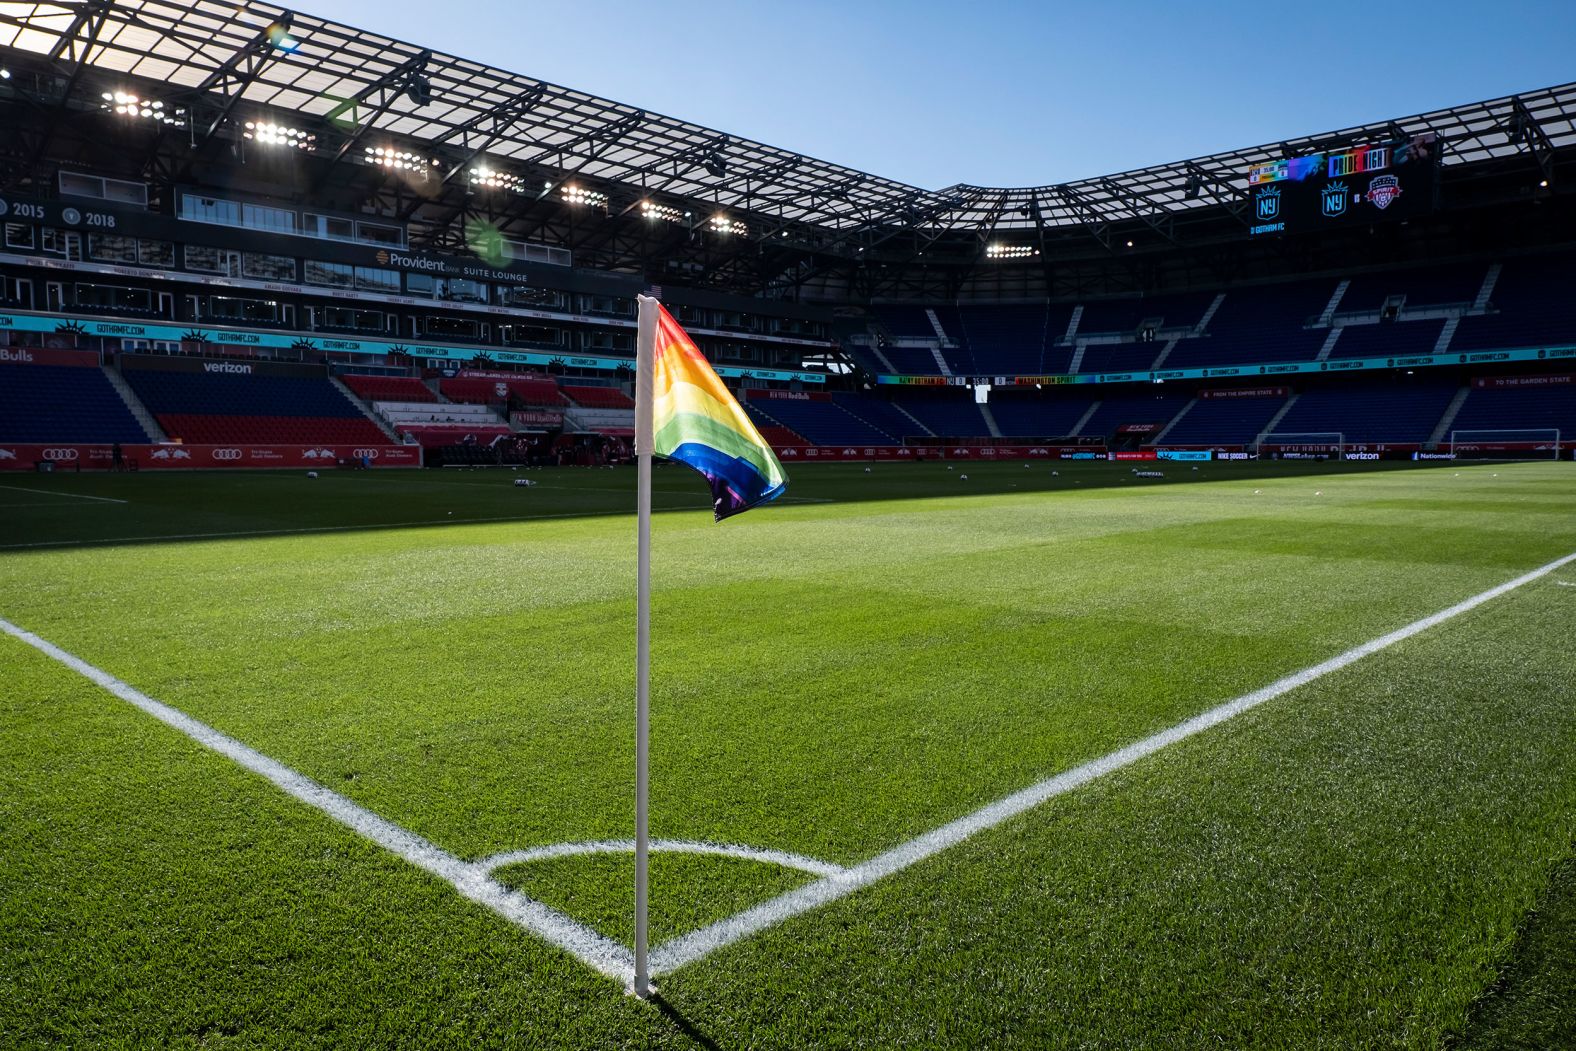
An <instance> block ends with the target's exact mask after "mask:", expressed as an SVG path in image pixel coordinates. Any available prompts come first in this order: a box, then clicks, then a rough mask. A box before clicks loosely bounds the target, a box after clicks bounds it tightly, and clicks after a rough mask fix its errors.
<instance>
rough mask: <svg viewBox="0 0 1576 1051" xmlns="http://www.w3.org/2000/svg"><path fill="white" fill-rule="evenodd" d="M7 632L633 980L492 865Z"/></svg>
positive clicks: (599, 944) (606, 947)
mask: <svg viewBox="0 0 1576 1051" xmlns="http://www.w3.org/2000/svg"><path fill="white" fill-rule="evenodd" d="M0 632H4V633H5V634H7V635H10V636H11V637H12V638H15V639H17V640H19V641H21V642H23V643H26V644H27V645H29V646H31V647H33V648H34V649H35V650H37V651H39V652H40V653H42V654H44V655H45V656H46V657H50V658H52V659H53V660H55V661H58V662H59V663H61V664H64V665H65V666H66V667H68V668H70V669H71V670H72V671H74V672H76V673H77V674H79V675H81V676H82V677H83V678H85V679H88V680H90V681H91V682H93V683H95V684H96V685H98V686H100V687H102V688H103V689H105V690H107V691H108V692H110V693H112V694H114V695H115V696H116V697H119V698H120V699H121V700H123V701H125V702H126V703H127V704H130V705H131V706H132V707H134V708H138V709H140V710H141V711H143V712H144V713H146V714H148V715H151V716H152V717H153V718H155V719H157V720H159V721H160V722H162V723H164V724H165V725H166V726H169V727H170V728H172V729H174V730H178V731H180V732H181V733H183V734H185V735H186V736H187V737H189V738H191V739H192V740H193V741H196V742H197V743H198V744H200V745H202V746H203V747H204V748H207V749H209V750H210V751H214V752H217V753H219V754H220V755H222V756H224V757H225V758H226V759H229V760H231V761H232V762H234V763H236V764H237V765H239V766H242V767H245V768H246V769H247V770H250V771H251V772H252V773H254V774H257V775H258V776H260V777H262V778H263V779H265V780H267V781H270V782H272V783H273V784H274V785H275V786H276V787H277V788H279V789H281V790H283V791H284V792H285V793H287V794H288V795H290V796H293V797H294V798H296V799H298V800H300V801H301V802H303V803H305V804H306V805H307V806H310V807H312V808H314V809H316V810H318V811H321V812H322V813H324V814H326V815H327V816H329V817H331V818H333V819H334V820H335V821H338V822H339V823H340V824H342V825H344V826H345V827H346V828H348V829H350V830H351V831H352V832H355V833H356V834H357V835H359V836H361V837H362V838H364V839H367V840H370V841H371V842H373V843H375V844H377V845H378V846H380V847H382V848H383V849H385V850H387V851H389V852H390V853H392V854H395V855H397V856H398V857H401V858H403V859H404V860H406V861H408V862H410V863H411V864H412V865H414V866H416V867H417V868H419V869H423V870H425V871H427V872H430V873H431V874H433V875H434V876H437V877H439V878H440V879H442V880H445V881H446V882H448V883H449V884H450V885H451V886H453V887H454V889H455V890H457V891H459V892H460V894H461V895H463V896H464V897H466V898H468V899H470V900H471V901H474V902H476V903H477V904H479V905H483V906H486V907H487V908H489V909H491V910H492V911H493V912H495V913H497V914H498V915H500V916H502V917H503V918H504V919H506V920H509V921H510V922H511V923H514V924H516V925H517V926H519V927H522V928H524V929H525V930H527V931H529V932H530V933H532V934H534V935H536V936H537V937H539V938H541V939H542V940H543V941H545V942H547V943H549V944H551V945H555V946H557V947H558V948H560V949H562V950H564V951H565V952H567V953H569V954H570V955H571V956H573V957H575V958H576V959H578V960H579V961H580V962H581V963H583V964H585V965H586V966H587V967H589V968H591V969H592V970H594V971H597V972H598V973H600V974H604V975H607V976H608V977H610V978H617V979H619V980H620V981H625V982H627V981H629V979H630V976H631V975H632V974H633V972H634V954H633V953H631V952H630V951H629V950H628V949H626V948H625V947H624V946H622V945H620V944H618V943H617V942H615V941H613V940H612V939H610V938H606V937H604V936H603V935H600V934H598V933H597V932H595V931H593V930H591V929H590V928H589V927H586V926H583V925H581V924H579V923H577V922H575V921H574V920H572V919H570V918H569V917H568V916H566V915H564V914H563V913H561V912H559V911H558V910H557V909H554V908H551V907H550V906H547V905H544V904H542V903H541V902H539V901H536V900H534V899H532V898H528V897H526V896H525V895H524V894H521V893H519V892H518V891H514V890H510V889H509V888H508V887H505V886H503V885H502V884H501V883H498V882H497V881H495V880H493V879H492V878H491V875H490V873H489V870H488V869H487V868H485V867H484V866H481V865H476V864H473V863H471V862H467V861H462V860H460V859H459V858H457V857H455V856H454V855H453V854H450V853H448V852H447V851H445V850H442V849H440V848H438V847H436V846H434V845H433V844H431V843H429V842H427V841H426V840H425V839H423V838H421V837H420V836H418V835H416V834H415V833H414V832H410V831H408V830H406V829H404V828H401V827H400V826H399V825H396V824H394V823H393V822H392V821H389V820H387V819H385V818H381V817H379V816H378V815H376V814H374V813H373V812H372V811H370V810H368V809H366V808H365V807H362V806H359V805H357V804H356V803H353V802H351V801H350V800H348V799H346V798H345V797H344V796H342V795H340V794H339V793H337V792H333V791H331V790H329V789H327V788H324V787H323V786H322V785H320V784H318V783H317V782H316V781H313V780H312V779H311V778H309V777H307V776H306V775H305V774H302V773H299V772H297V771H295V770H292V769H291V768H290V767H288V766H285V765H284V764H283V763H281V762H279V761H278V760H276V759H271V758H269V757H268V756H266V755H264V754H262V753H261V752H259V751H257V750H256V749H254V748H250V747H248V746H247V745H244V744H242V743H241V742H240V741H237V740H236V739H235V738H233V737H230V736H228V735H227V734H223V733H221V732H219V731H218V730H215V729H214V728H213V727H211V726H209V725H208V724H207V723H204V722H200V721H198V720H196V719H194V718H192V717H191V716H189V715H187V714H186V713H185V712H183V711H181V710H180V709H178V708H173V707H171V706H170V705H167V704H165V703H163V702H162V701H156V700H154V699H153V698H152V697H149V696H148V695H147V694H145V693H143V692H142V691H141V690H138V689H137V688H136V687H134V686H131V685H129V684H128V683H125V682H122V681H121V680H120V679H117V678H115V676H113V675H111V674H109V673H108V672H106V671H103V670H102V669H100V668H97V667H94V666H93V665H91V664H89V663H88V662H87V661H85V660H83V659H82V658H80V657H78V656H76V655H75V654H72V653H68V652H66V651H65V650H63V649H61V648H60V647H59V646H56V645H55V644H54V643H52V642H50V641H49V640H47V639H44V638H41V637H40V636H38V635H35V634H33V633H32V632H30V631H27V630H26V629H24V628H20V627H18V626H17V625H15V624H12V623H11V622H10V621H8V620H5V619H3V618H0Z"/></svg>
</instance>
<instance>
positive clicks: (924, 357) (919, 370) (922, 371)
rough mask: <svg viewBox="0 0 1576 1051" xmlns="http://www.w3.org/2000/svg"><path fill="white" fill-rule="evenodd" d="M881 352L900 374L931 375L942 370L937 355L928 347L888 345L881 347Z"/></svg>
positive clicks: (897, 373)
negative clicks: (937, 364) (937, 361)
mask: <svg viewBox="0 0 1576 1051" xmlns="http://www.w3.org/2000/svg"><path fill="white" fill-rule="evenodd" d="M881 354H882V356H883V357H885V358H886V359H887V360H888V361H890V362H891V363H892V368H893V369H895V370H896V375H899V376H929V375H935V374H936V373H939V372H940V371H941V370H940V369H939V368H938V367H937V366H936V355H934V354H932V353H931V352H930V349H929V348H927V347H893V346H886V347H882V348H881Z"/></svg>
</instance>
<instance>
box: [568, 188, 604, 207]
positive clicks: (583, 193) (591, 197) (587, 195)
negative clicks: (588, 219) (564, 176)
mask: <svg viewBox="0 0 1576 1051" xmlns="http://www.w3.org/2000/svg"><path fill="white" fill-rule="evenodd" d="M558 192H559V195H560V196H562V197H563V199H564V203H566V204H589V205H592V206H593V207H595V206H599V205H604V204H606V203H607V194H605V193H602V192H601V191H599V190H587V189H585V188H584V187H582V186H576V185H575V184H574V183H569V184H567V185H566V186H564V188H563V189H561V190H559V191H558Z"/></svg>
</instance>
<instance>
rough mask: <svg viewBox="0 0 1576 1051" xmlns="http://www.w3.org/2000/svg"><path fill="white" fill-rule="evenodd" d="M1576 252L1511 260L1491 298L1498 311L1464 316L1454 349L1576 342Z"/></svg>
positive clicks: (1458, 329)
mask: <svg viewBox="0 0 1576 1051" xmlns="http://www.w3.org/2000/svg"><path fill="white" fill-rule="evenodd" d="M1572 289H1576V256H1556V257H1547V258H1541V259H1513V260H1511V261H1509V262H1507V263H1506V264H1505V266H1504V269H1503V270H1501V271H1500V275H1499V280H1498V282H1496V283H1495V285H1494V292H1493V294H1492V295H1491V296H1490V297H1489V302H1490V304H1492V305H1493V306H1495V307H1498V308H1499V313H1497V314H1489V315H1487V316H1481V317H1464V318H1462V319H1461V325H1460V327H1459V328H1457V329H1456V334H1455V338H1454V339H1452V340H1451V341H1450V349H1451V350H1488V349H1497V348H1500V347H1541V346H1553V345H1556V344H1559V345H1570V344H1573V343H1576V295H1572V294H1571V290H1572Z"/></svg>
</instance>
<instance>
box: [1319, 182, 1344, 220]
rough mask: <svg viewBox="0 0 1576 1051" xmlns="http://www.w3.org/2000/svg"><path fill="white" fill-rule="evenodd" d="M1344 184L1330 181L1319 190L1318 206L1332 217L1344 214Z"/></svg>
mask: <svg viewBox="0 0 1576 1051" xmlns="http://www.w3.org/2000/svg"><path fill="white" fill-rule="evenodd" d="M1346 200H1347V193H1346V184H1345V183H1344V182H1332V183H1330V184H1329V185H1328V186H1326V187H1325V188H1324V189H1323V190H1321V191H1320V195H1319V208H1320V210H1321V211H1323V212H1324V214H1325V215H1327V216H1329V217H1330V218H1332V219H1334V218H1336V217H1338V216H1342V215H1345V214H1346Z"/></svg>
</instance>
